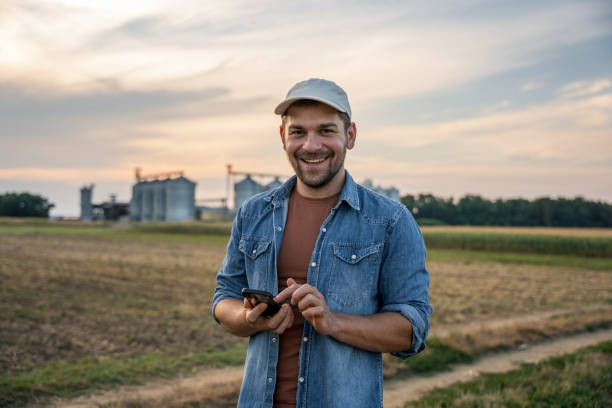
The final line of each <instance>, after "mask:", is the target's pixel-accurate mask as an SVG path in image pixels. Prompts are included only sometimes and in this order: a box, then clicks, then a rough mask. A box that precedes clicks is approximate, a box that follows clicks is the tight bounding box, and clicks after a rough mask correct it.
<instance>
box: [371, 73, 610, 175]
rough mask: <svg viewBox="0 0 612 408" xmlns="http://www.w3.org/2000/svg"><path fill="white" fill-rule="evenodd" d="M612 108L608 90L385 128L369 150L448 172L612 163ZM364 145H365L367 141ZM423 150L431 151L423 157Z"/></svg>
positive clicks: (377, 135) (378, 134) (549, 167)
mask: <svg viewBox="0 0 612 408" xmlns="http://www.w3.org/2000/svg"><path fill="white" fill-rule="evenodd" d="M597 83H599V81H597ZM570 88H571V89H574V87H573V86H572V87H570ZM587 88H588V89H591V88H592V87H590V86H587ZM580 89H583V88H580ZM611 108H612V92H608V93H603V94H598V95H588V96H584V97H582V98H577V99H572V100H566V99H558V100H554V101H550V102H547V103H544V104H540V105H534V106H530V107H527V108H521V109H513V110H504V111H502V112H495V113H488V114H482V115H480V116H477V117H474V118H469V119H461V120H454V121H448V122H441V123H429V124H423V125H405V126H389V127H386V128H383V129H379V130H378V131H377V133H376V144H375V143H372V146H371V148H373V149H377V147H376V145H378V146H379V147H378V149H386V150H387V151H389V152H394V151H397V152H404V154H407V157H408V158H410V159H413V160H416V161H425V162H428V163H429V164H430V165H435V166H438V167H439V166H441V167H443V168H447V169H448V170H449V171H452V169H453V167H455V166H458V165H461V164H474V163H476V164H479V165H480V166H482V167H481V169H482V171H487V170H485V169H486V168H488V169H489V170H488V171H497V169H500V168H503V167H512V166H515V165H516V164H517V161H521V162H522V164H523V165H527V166H530V167H531V168H536V167H541V168H543V167H546V168H548V169H549V170H552V169H554V168H562V167H564V166H567V165H572V166H586V167H589V166H590V163H592V162H594V161H598V162H606V161H608V160H610V159H612V149H611V148H612V139H611V136H610V135H611V134H612V133H611V131H612V117H611V116H610V114H609V113H610V109H611ZM363 138H364V136H363V135H362V140H363ZM366 142H368V143H369V141H368V140H367V137H366ZM445 145H447V146H449V147H448V149H449V150H452V151H455V152H457V155H456V157H455V158H454V160H452V161H445V160H447V159H448V156H447V155H445V154H444V151H445V149H444V146H445ZM428 146H436V149H435V150H433V151H432V152H428V153H427V154H425V155H423V154H422V153H423V152H424V150H423V149H425V148H427V147H428ZM419 149H420V150H419ZM414 150H417V151H420V152H421V155H420V157H412V155H411V154H410V152H411V151H414ZM436 155H440V157H441V159H440V158H438V157H436ZM527 158H528V159H529V160H526V159H527Z"/></svg>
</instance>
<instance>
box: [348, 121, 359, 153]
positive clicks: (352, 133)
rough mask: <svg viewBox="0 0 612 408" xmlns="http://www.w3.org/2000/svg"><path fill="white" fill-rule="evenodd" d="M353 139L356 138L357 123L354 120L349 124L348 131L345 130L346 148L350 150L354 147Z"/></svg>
mask: <svg viewBox="0 0 612 408" xmlns="http://www.w3.org/2000/svg"><path fill="white" fill-rule="evenodd" d="M355 139H357V125H355V122H352V123H351V126H349V128H348V132H346V148H347V149H349V150H351V149H352V148H353V147H355Z"/></svg>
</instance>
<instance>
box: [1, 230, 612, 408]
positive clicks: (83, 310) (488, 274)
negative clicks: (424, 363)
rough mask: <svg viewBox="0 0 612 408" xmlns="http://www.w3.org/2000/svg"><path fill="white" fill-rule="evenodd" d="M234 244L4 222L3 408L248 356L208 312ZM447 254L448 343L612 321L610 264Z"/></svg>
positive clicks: (437, 329)
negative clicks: (588, 265)
mask: <svg viewBox="0 0 612 408" xmlns="http://www.w3.org/2000/svg"><path fill="white" fill-rule="evenodd" d="M226 240H227V237H226V236H224V235H218V234H217V235H215V234H206V233H201V232H200V233H197V234H181V233H170V234H168V233H163V232H159V231H153V232H151V231H149V232H146V231H145V232H142V231H137V230H134V231H132V230H131V229H129V228H128V229H127V230H126V229H125V228H117V226H113V225H111V226H108V225H102V226H96V227H92V226H81V225H73V226H69V227H66V226H61V225H53V224H41V225H39V226H37V225H34V226H33V225H32V224H28V223H23V224H22V223H2V222H0V281H1V282H2V285H0V313H1V316H2V319H1V320H0V339H1V340H0V342H1V343H0V346H1V347H0V370H1V371H2V372H4V373H5V374H3V377H2V379H1V381H2V383H1V385H2V387H3V392H2V394H3V397H2V400H1V401H0V402H1V404H0V405H15V406H18V405H21V404H23V403H26V402H32V401H42V402H44V401H45V398H48V397H53V396H62V397H70V396H75V395H79V394H82V393H86V392H91V391H93V390H96V389H108V388H112V387H113V386H116V385H120V384H130V383H142V382H146V381H148V380H151V379H155V378H164V377H166V378H167V377H172V376H175V375H179V374H180V375H185V374H187V373H190V372H195V371H198V370H205V369H206V367H210V366H223V365H226V364H238V363H240V361H241V359H242V353H243V349H244V344H245V341H244V340H243V339H238V338H235V337H233V336H231V335H229V334H227V333H225V332H224V331H223V330H221V329H220V328H219V327H218V326H217V325H216V323H214V321H213V319H212V317H211V316H210V306H211V297H212V293H213V290H214V286H215V274H216V271H217V269H218V268H219V266H220V264H221V261H222V259H223V255H224V250H225V242H226ZM440 251H441V250H440ZM431 252H432V255H434V256H432V259H436V256H435V255H436V252H435V251H431ZM442 259H444V260H443V261H435V260H434V261H430V262H429V264H428V268H429V270H430V273H431V302H432V304H433V305H434V307H435V312H434V315H433V316H432V335H433V336H434V337H436V339H437V340H436V341H442V342H443V343H444V344H445V345H446V346H450V347H454V348H456V349H457V350H461V351H464V352H469V353H478V352H482V351H487V350H491V349H496V348H500V347H512V346H514V345H516V344H518V343H521V342H525V341H538V340H541V339H542V338H547V337H551V336H555V335H559V334H563V333H568V332H573V331H580V330H587V329H591V328H593V327H598V326H602V325H609V324H610V323H611V322H612V311H611V310H612V309H611V306H610V303H611V293H612V274H610V272H611V271H610V269H606V268H604V269H602V268H600V267H599V268H595V269H588V268H576V267H562V266H558V265H556V264H553V265H552V266H550V265H542V264H538V265H531V264H516V263H512V262H509V263H500V262H489V261H486V260H484V261H483V260H479V261H476V262H474V261H469V260H468V261H466V260H465V257H463V260H461V261H448V260H447V259H448V256H447V257H442ZM605 262H607V261H605ZM523 317H531V319H523ZM495 323H497V325H496V324H495ZM466 328H469V330H466ZM432 349H435V347H434V348H432ZM385 364H386V367H385V373H386V375H387V376H393V375H399V374H401V375H407V374H406V370H405V369H404V367H405V366H404V365H402V364H400V363H398V362H397V361H393V360H392V359H391V358H386V359H385ZM408 374H409V373H408ZM15 384H19V386H15ZM7 391H8V392H7ZM192 406H193V405H192Z"/></svg>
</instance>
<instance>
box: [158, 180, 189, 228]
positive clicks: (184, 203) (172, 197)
mask: <svg viewBox="0 0 612 408" xmlns="http://www.w3.org/2000/svg"><path fill="white" fill-rule="evenodd" d="M164 184H165V186H166V189H165V190H166V221H185V220H191V219H194V218H195V183H194V182H192V181H189V180H187V179H186V178H185V177H179V178H177V179H171V180H166V182H165V183H164Z"/></svg>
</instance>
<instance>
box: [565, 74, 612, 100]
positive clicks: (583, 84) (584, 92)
mask: <svg viewBox="0 0 612 408" xmlns="http://www.w3.org/2000/svg"><path fill="white" fill-rule="evenodd" d="M609 88H612V81H610V80H609V79H595V80H588V81H577V82H572V83H571V84H567V85H565V86H563V87H562V88H561V89H559V94H560V95H561V96H562V97H564V98H577V97H581V96H588V95H595V94H598V93H601V92H603V91H605V90H607V89H609Z"/></svg>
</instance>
